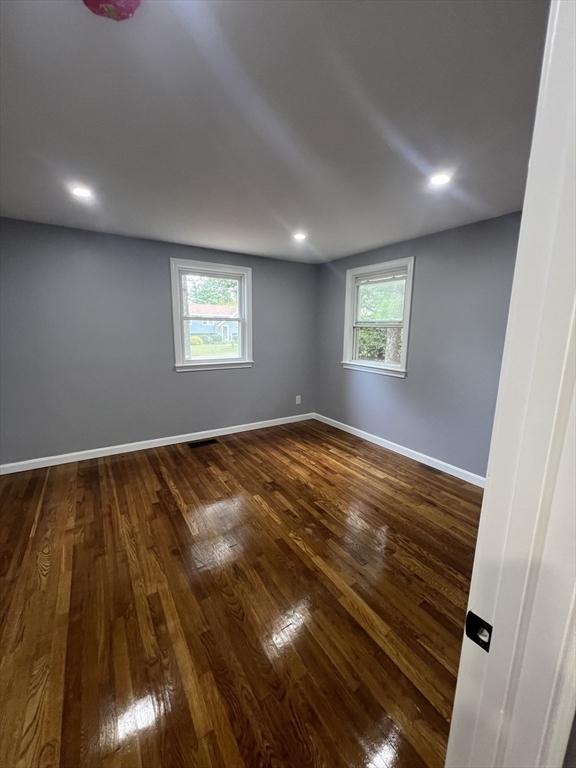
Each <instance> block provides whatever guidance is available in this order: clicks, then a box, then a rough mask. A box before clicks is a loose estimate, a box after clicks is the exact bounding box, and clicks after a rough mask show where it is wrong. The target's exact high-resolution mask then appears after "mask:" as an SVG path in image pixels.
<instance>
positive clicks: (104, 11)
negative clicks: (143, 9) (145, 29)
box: [82, 0, 140, 21]
mask: <svg viewBox="0 0 576 768" xmlns="http://www.w3.org/2000/svg"><path fill="white" fill-rule="evenodd" d="M82 2H83V3H84V5H85V6H86V7H87V8H89V9H90V10H91V11H92V13H95V14H96V16H105V17H106V18H107V19H114V21H125V20H126V19H129V18H130V17H131V16H133V15H134V13H135V12H136V9H137V8H138V6H139V5H140V0H82Z"/></svg>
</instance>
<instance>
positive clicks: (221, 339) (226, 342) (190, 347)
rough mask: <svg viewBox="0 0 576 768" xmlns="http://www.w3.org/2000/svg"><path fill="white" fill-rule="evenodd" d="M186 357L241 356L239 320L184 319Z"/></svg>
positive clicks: (189, 358) (215, 357) (192, 358)
mask: <svg viewBox="0 0 576 768" xmlns="http://www.w3.org/2000/svg"><path fill="white" fill-rule="evenodd" d="M184 357H185V359H186V360H195V359H199V358H214V359H215V360H216V359H218V358H221V357H232V358H233V357H240V322H239V321H238V320H184Z"/></svg>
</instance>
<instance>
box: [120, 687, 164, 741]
mask: <svg viewBox="0 0 576 768" xmlns="http://www.w3.org/2000/svg"><path fill="white" fill-rule="evenodd" d="M159 715H160V711H159V708H158V704H157V705H156V707H155V706H154V700H153V698H152V696H144V697H143V698H141V699H138V700H137V701H135V702H134V703H133V704H131V705H130V706H129V707H128V709H126V710H125V711H124V712H123V713H122V714H121V715H120V717H119V718H118V720H117V723H116V729H117V732H118V741H119V742H123V741H125V740H126V739H127V738H129V737H130V736H134V735H135V734H136V733H138V732H139V731H144V730H146V728H151V727H152V726H153V725H154V724H155V723H156V720H157V718H158V716H159Z"/></svg>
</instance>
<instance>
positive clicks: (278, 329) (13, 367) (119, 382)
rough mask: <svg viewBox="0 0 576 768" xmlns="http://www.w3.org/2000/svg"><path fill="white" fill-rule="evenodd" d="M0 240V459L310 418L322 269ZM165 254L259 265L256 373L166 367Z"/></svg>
mask: <svg viewBox="0 0 576 768" xmlns="http://www.w3.org/2000/svg"><path fill="white" fill-rule="evenodd" d="M0 237H1V240H0V259H1V262H0V281H1V287H0V290H1V293H0V307H1V309H0V414H1V421H0V462H2V463H7V462H12V461H19V460H23V459H29V458H35V457H39V456H49V455H53V454H60V453H66V452H70V451H78V450H83V449H88V448H97V447H101V446H107V445H114V444H118V443H127V442H132V441H137V440H145V439H149V438H154V437H166V436H170V435H178V434H182V433H186V432H194V431H196V430H203V429H211V428H216V427H222V426H229V425H233V424H242V423H246V422H251V421H259V420H261V419H271V418H276V417H279V416H287V415H290V414H295V413H298V412H300V413H304V412H307V411H312V410H314V403H313V400H312V393H313V381H312V376H313V357H312V346H311V344H312V341H313V337H314V334H313V333H311V329H313V328H314V294H315V288H316V285H315V281H316V275H317V267H315V266H312V265H304V264H295V263H291V262H285V261H278V260H274V259H264V258H259V257H252V256H243V255H238V254H229V253H222V252H214V251H210V250H205V249H201V248H191V247H186V246H178V245H170V244H167V243H159V242H154V241H150V240H137V239H133V238H127V237H117V236H114V235H102V234H96V233H90V232H84V231H79V230H72V229H65V228H62V227H51V226H45V225H42V224H30V223H24V222H17V221H12V220H6V219H4V220H2V221H1V227H0ZM171 256H177V257H180V258H192V259H194V258H196V259H201V260H204V261H221V262H224V263H231V264H240V265H244V266H249V267H252V268H253V289H254V290H253V293H254V296H253V313H254V358H255V361H256V364H255V365H254V367H253V368H250V369H239V370H227V371H200V372H192V371H186V372H182V373H178V372H176V371H174V347H173V340H172V310H171V298H170V269H169V259H170V257H171ZM296 394H301V395H302V405H301V406H296V405H295V395H296Z"/></svg>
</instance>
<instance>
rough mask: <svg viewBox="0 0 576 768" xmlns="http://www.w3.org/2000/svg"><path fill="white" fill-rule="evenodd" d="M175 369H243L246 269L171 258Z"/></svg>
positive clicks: (248, 339)
mask: <svg viewBox="0 0 576 768" xmlns="http://www.w3.org/2000/svg"><path fill="white" fill-rule="evenodd" d="M170 263H171V270H172V312H173V317H174V347H175V356H176V369H177V370H179V371H185V370H202V369H204V370H206V369H208V370H209V369H215V368H248V367H250V366H251V365H253V360H252V270H251V269H249V268H248V267H233V266H229V265H226V264H211V263H209V262H203V261H187V260H183V259H171V261H170Z"/></svg>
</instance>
